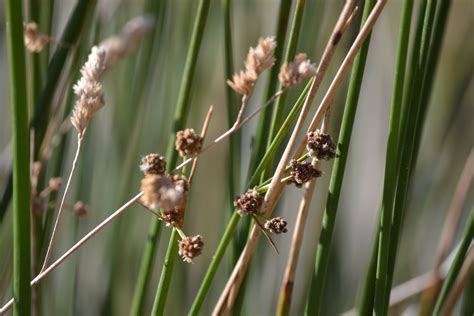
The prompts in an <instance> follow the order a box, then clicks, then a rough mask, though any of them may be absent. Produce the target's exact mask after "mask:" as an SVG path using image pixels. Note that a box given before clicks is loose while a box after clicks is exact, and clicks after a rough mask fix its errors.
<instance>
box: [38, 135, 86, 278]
mask: <svg viewBox="0 0 474 316" xmlns="http://www.w3.org/2000/svg"><path fill="white" fill-rule="evenodd" d="M83 139H84V134H79V135H78V136H77V149H76V154H75V155H74V160H73V161H72V167H71V172H70V173H69V177H68V179H67V183H66V187H65V189H64V193H63V197H62V198H61V203H60V204H59V210H58V215H57V216H56V221H55V222H54V225H53V232H52V233H51V238H50V240H49V244H48V250H47V251H46V255H45V257H44V261H43V266H42V267H41V271H40V272H43V271H44V269H46V266H47V265H48V260H49V258H50V257H51V254H52V253H51V251H52V250H53V243H54V238H55V237H56V230H57V228H58V224H59V220H60V219H61V214H62V210H63V207H64V202H65V201H66V195H67V192H68V191H69V186H70V184H71V180H72V177H73V176H74V171H75V170H76V166H77V161H78V158H79V153H80V152H81V145H82V141H83Z"/></svg>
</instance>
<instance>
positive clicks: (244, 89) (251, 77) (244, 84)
mask: <svg viewBox="0 0 474 316" xmlns="http://www.w3.org/2000/svg"><path fill="white" fill-rule="evenodd" d="M257 78H258V76H257V73H256V72H255V71H251V70H246V71H242V70H241V71H240V72H239V73H235V74H234V75H233V76H232V81H231V80H227V84H228V85H229V86H230V87H231V88H232V89H233V90H234V91H235V92H237V93H239V94H243V95H250V93H252V89H253V86H254V85H255V82H257Z"/></svg>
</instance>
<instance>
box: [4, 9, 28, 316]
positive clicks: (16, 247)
mask: <svg viewBox="0 0 474 316" xmlns="http://www.w3.org/2000/svg"><path fill="white" fill-rule="evenodd" d="M5 4H6V7H5V15H6V22H7V23H6V30H7V46H8V64H9V67H8V68H9V82H10V104H11V107H10V108H11V113H12V137H13V150H12V155H13V297H14V298H15V304H14V307H13V315H15V316H17V315H18V316H23V315H29V314H30V313H31V310H30V306H31V289H30V285H29V283H30V282H29V280H30V264H31V262H30V141H29V129H28V102H27V89H26V66H25V57H24V56H25V50H24V44H23V19H22V2H21V1H16V0H7V1H6V3H5Z"/></svg>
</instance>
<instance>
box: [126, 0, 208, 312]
mask: <svg viewBox="0 0 474 316" xmlns="http://www.w3.org/2000/svg"><path fill="white" fill-rule="evenodd" d="M209 6H210V0H200V1H199V6H198V10H197V16H196V21H195V23H194V27H193V34H192V37H191V42H190V45H189V50H188V55H187V59H186V65H185V68H184V74H183V78H182V81H181V87H180V91H179V96H178V103H177V106H176V113H175V119H174V124H173V127H172V130H171V134H170V139H169V143H168V150H167V152H166V158H167V159H166V160H167V162H168V168H171V169H172V168H173V167H174V165H175V164H176V161H177V159H178V154H177V152H176V151H175V150H174V138H175V135H176V132H177V131H178V130H181V129H183V128H184V127H185V126H184V125H185V123H186V119H187V115H188V113H189V107H190V103H189V98H190V95H191V84H192V79H193V76H194V70H195V68H196V64H197V57H198V53H199V48H200V46H201V41H202V37H203V34H204V28H205V26H206V20H207V13H208V11H209ZM160 224H161V222H160V221H156V220H154V221H153V222H152V223H151V226H150V235H152V236H157V233H158V230H159V227H160ZM156 240H157V238H151V239H148V241H147V243H146V245H145V251H144V253H143V257H142V262H141V265H140V271H139V275H138V278H139V280H140V281H141V282H143V285H142V286H141V288H137V289H136V290H135V291H136V292H135V298H134V304H133V306H132V311H131V314H132V315H140V313H139V310H141V309H142V308H143V307H142V306H141V305H143V302H144V297H145V294H146V290H144V289H146V288H147V285H148V282H149V279H150V273H151V265H152V262H153V258H154V256H155V250H156ZM177 243H178V234H177V233H176V231H175V230H173V232H172V233H171V237H170V241H169V245H168V250H167V252H166V258H165V263H164V266H163V270H162V274H161V277H160V282H159V284H158V289H157V293H156V300H155V304H154V305H155V306H154V307H153V311H154V314H155V315H162V314H163V310H164V307H165V302H166V296H167V294H168V289H169V284H170V281H171V274H172V272H173V265H174V261H175V257H176V256H177V253H176V251H172V250H173V249H172V248H173V247H174V246H177ZM137 291H138V292H141V296H140V297H137V296H136V294H137ZM135 302H137V303H136V304H137V305H136V304H135Z"/></svg>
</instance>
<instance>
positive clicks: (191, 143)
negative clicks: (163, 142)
mask: <svg viewBox="0 0 474 316" xmlns="http://www.w3.org/2000/svg"><path fill="white" fill-rule="evenodd" d="M203 141H204V139H203V138H202V136H201V135H199V134H197V133H196V132H195V131H194V129H192V128H187V129H185V130H184V131H178V132H177V133H176V142H175V146H176V150H177V151H178V152H179V155H180V156H181V157H186V156H188V157H192V156H196V155H197V154H199V153H200V152H201V149H202V143H203Z"/></svg>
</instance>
